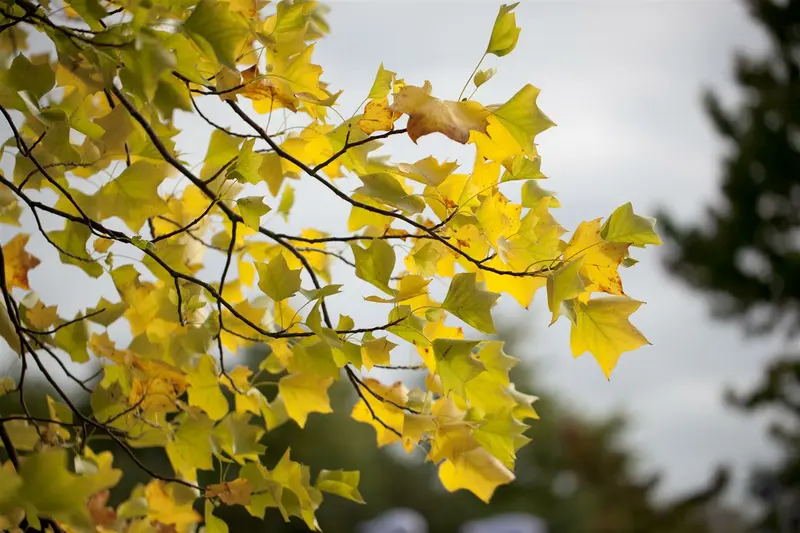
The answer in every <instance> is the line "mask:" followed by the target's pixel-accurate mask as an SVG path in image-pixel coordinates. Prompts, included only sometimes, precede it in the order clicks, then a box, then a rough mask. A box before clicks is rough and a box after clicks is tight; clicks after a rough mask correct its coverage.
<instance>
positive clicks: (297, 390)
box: [278, 373, 333, 428]
mask: <svg viewBox="0 0 800 533" xmlns="http://www.w3.org/2000/svg"><path fill="white" fill-rule="evenodd" d="M332 383H333V378H331V377H321V376H318V375H316V374H307V373H302V374H291V375H288V376H284V377H282V378H281V380H280V382H279V383H278V390H279V391H280V395H281V397H282V398H283V403H284V405H285V406H286V412H287V413H288V414H289V416H290V417H291V418H292V420H294V421H295V422H297V425H298V426H300V427H301V428H302V427H305V425H306V419H308V415H309V414H310V413H332V412H333V409H331V403H330V400H329V399H328V387H330V386H331V384H332Z"/></svg>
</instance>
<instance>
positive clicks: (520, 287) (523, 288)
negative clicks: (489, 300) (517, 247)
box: [483, 256, 547, 309]
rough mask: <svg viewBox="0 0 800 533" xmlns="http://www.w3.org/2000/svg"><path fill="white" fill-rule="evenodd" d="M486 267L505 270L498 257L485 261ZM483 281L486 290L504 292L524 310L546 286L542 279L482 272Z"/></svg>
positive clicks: (545, 281) (545, 280) (544, 279)
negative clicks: (537, 292)
mask: <svg viewBox="0 0 800 533" xmlns="http://www.w3.org/2000/svg"><path fill="white" fill-rule="evenodd" d="M485 264H486V266H489V267H492V268H496V269H499V270H505V269H506V267H507V266H506V265H505V264H503V261H502V260H501V259H500V256H495V257H494V258H492V259H490V260H489V261H487V262H486V263H485ZM483 279H484V281H486V288H487V289H488V290H490V291H492V292H504V293H506V294H508V295H509V296H511V297H512V298H514V299H515V300H516V301H517V302H518V303H519V304H520V305H521V306H522V307H524V308H525V309H527V308H528V306H530V304H531V302H532V301H533V297H534V295H535V294H536V291H538V290H539V289H541V288H542V287H544V286H545V285H546V284H547V279H546V278H544V277H534V276H526V277H518V276H507V275H504V274H495V273H494V272H489V271H484V272H483Z"/></svg>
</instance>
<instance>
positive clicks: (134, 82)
mask: <svg viewBox="0 0 800 533" xmlns="http://www.w3.org/2000/svg"><path fill="white" fill-rule="evenodd" d="M122 63H123V65H124V67H123V68H122V69H121V70H120V73H119V77H120V80H121V81H122V83H123V85H124V86H125V89H127V90H128V91H130V92H131V93H132V94H135V95H136V96H138V97H140V98H142V99H143V100H146V101H152V100H153V99H154V97H155V95H156V90H157V89H158V86H159V82H160V80H161V78H162V75H163V74H165V73H168V72H169V71H170V70H172V69H173V68H175V65H176V60H175V57H174V56H173V55H172V54H171V53H170V52H169V51H168V50H167V49H165V47H164V45H163V42H162V41H161V39H160V38H159V37H158V36H156V35H153V34H151V33H150V32H149V31H142V32H141V33H140V34H139V36H138V39H137V42H136V47H126V48H122ZM182 92H183V93H184V94H185V92H186V89H185V87H184V89H183V91H182Z"/></svg>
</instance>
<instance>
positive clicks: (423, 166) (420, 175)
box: [397, 156, 458, 187]
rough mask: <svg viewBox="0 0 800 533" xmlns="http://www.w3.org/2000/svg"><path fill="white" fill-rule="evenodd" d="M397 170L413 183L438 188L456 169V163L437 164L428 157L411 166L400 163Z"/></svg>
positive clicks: (433, 158)
mask: <svg viewBox="0 0 800 533" xmlns="http://www.w3.org/2000/svg"><path fill="white" fill-rule="evenodd" d="M397 168H398V170H400V171H401V172H402V173H403V174H405V176H406V177H408V178H410V179H412V180H414V181H418V182H419V183H425V184H427V185H431V186H433V187H438V186H439V185H441V184H442V182H444V180H446V179H447V178H448V177H449V176H450V175H451V174H452V173H453V172H454V171H455V170H456V169H457V168H458V163H457V162H455V161H445V162H444V163H439V162H438V161H437V160H436V158H435V157H433V156H428V157H426V158H425V159H420V160H419V161H417V162H416V163H414V164H413V165H409V164H406V163H400V164H398V165H397Z"/></svg>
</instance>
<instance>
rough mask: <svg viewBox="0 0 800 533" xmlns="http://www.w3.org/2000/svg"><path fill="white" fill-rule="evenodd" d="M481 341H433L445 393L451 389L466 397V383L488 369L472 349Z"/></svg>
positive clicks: (437, 371)
mask: <svg viewBox="0 0 800 533" xmlns="http://www.w3.org/2000/svg"><path fill="white" fill-rule="evenodd" d="M478 344H480V341H463V340H451V339H436V340H434V341H433V356H434V358H435V359H436V373H437V374H438V375H439V377H440V378H441V380H442V390H443V391H444V393H445V394H449V393H450V392H451V391H452V392H455V393H456V394H458V395H459V396H461V397H462V398H466V397H467V396H466V392H465V390H464V385H465V384H466V383H467V382H468V381H470V380H471V379H473V378H475V377H477V376H478V374H480V373H481V372H484V371H485V370H486V369H485V368H484V365H483V364H482V363H481V362H480V361H478V360H477V359H475V358H474V357H473V355H472V350H473V348H475V347H476V346H477V345H478Z"/></svg>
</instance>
